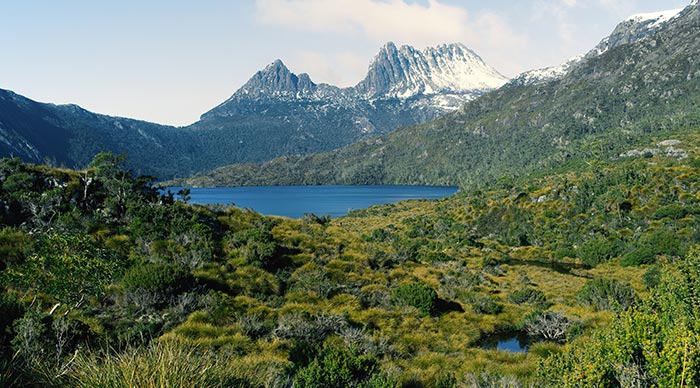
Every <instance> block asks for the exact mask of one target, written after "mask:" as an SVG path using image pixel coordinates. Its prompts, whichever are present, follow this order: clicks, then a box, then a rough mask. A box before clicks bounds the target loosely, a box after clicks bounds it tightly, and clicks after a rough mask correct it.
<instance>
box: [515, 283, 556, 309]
mask: <svg viewBox="0 0 700 388" xmlns="http://www.w3.org/2000/svg"><path fill="white" fill-rule="evenodd" d="M508 300H510V301H511V302H513V303H515V304H529V305H533V306H542V307H544V306H546V305H547V297H546V296H545V295H544V293H543V292H542V291H540V290H538V289H535V288H531V287H524V288H521V289H519V290H515V291H513V292H511V293H510V294H508Z"/></svg>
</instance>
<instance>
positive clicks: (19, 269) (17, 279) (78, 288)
mask: <svg viewBox="0 0 700 388" xmlns="http://www.w3.org/2000/svg"><path fill="white" fill-rule="evenodd" d="M36 244H37V245H38V250H37V252H36V253H34V254H32V255H31V256H30V257H28V258H27V259H26V260H25V261H24V262H22V263H21V264H18V265H16V266H11V267H10V268H8V269H7V270H6V271H5V272H4V273H3V274H0V277H2V279H4V280H5V281H6V282H7V283H6V284H8V285H13V286H14V287H18V288H21V289H24V290H27V291H31V292H35V293H46V294H48V295H50V296H52V297H54V298H56V299H57V300H59V301H60V302H62V303H66V304H69V305H73V304H78V305H79V304H81V303H82V302H83V301H85V299H86V298H88V297H91V296H99V295H101V294H102V292H103V290H104V287H105V286H106V285H108V284H109V283H110V282H111V281H112V280H113V279H114V278H115V277H116V276H118V275H119V274H120V272H121V271H122V269H123V266H124V264H125V263H124V261H123V260H121V259H120V258H118V257H116V256H115V255H114V254H113V253H112V252H111V251H109V250H106V249H104V248H102V247H100V246H98V245H97V244H95V242H94V241H92V240H91V239H90V238H88V237H86V236H81V235H68V234H64V235H61V234H53V233H52V234H48V235H45V236H43V237H42V238H40V239H39V240H38V241H37V243H36Z"/></svg>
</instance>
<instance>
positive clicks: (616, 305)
mask: <svg viewBox="0 0 700 388" xmlns="http://www.w3.org/2000/svg"><path fill="white" fill-rule="evenodd" d="M576 299H577V300H578V301H579V303H582V304H587V305H591V306H594V307H595V308H598V309H601V310H615V311H618V310H626V309H628V308H629V307H630V306H632V305H634V303H635V302H636V299H637V297H636V295H635V292H634V290H633V289H632V287H630V285H629V284H627V283H624V282H621V281H619V280H609V279H602V278H601V279H594V280H589V281H588V282H586V284H585V285H584V286H583V288H582V289H581V290H580V291H579V292H578V295H577V296H576Z"/></svg>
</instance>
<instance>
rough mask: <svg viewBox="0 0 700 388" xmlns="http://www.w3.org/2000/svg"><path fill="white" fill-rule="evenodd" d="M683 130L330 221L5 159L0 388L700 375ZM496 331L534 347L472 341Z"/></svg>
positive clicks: (514, 382)
mask: <svg viewBox="0 0 700 388" xmlns="http://www.w3.org/2000/svg"><path fill="white" fill-rule="evenodd" d="M677 139H678V140H679V141H680V142H681V143H680V144H679V145H676V147H678V148H680V147H683V149H684V151H685V152H686V153H687V155H688V157H687V158H681V159H679V158H678V157H676V156H666V155H653V156H649V157H647V156H639V157H628V158H620V159H616V160H609V161H600V160H598V161H590V162H589V163H590V166H589V165H586V166H580V168H579V169H578V170H577V172H576V173H572V172H566V171H565V172H560V173H557V174H551V175H546V176H544V175H543V176H539V177H530V178H528V179H512V180H505V179H504V180H500V181H499V183H498V184H496V185H493V186H490V187H488V188H484V189H482V190H480V191H476V190H463V191H462V192H460V193H458V194H457V195H455V196H453V197H451V198H448V199H445V200H440V201H425V200H420V201H408V202H402V203H398V204H391V205H384V206H376V207H371V208H368V209H363V210H357V211H353V212H352V213H351V214H349V215H348V216H345V217H341V218H338V219H329V218H327V217H318V216H315V215H307V216H306V217H304V218H302V219H300V220H292V219H285V218H278V217H264V216H261V215H259V214H257V213H255V212H252V211H249V210H244V209H238V208H233V207H231V208H223V207H203V206H196V205H190V204H187V203H186V202H185V201H186V200H187V193H186V192H182V193H180V195H177V194H174V193H169V192H159V191H158V190H156V189H154V188H153V187H152V182H151V181H150V179H149V178H144V177H135V176H133V175H132V174H131V173H130V172H128V171H125V170H124V169H122V168H121V163H122V159H120V158H119V157H115V156H113V155H110V154H99V155H98V156H97V157H96V158H95V159H94V160H93V162H92V163H91V165H90V167H89V168H88V169H86V170H83V171H71V170H63V169H55V168H48V167H45V166H35V165H30V164H24V163H21V162H20V161H18V160H16V159H3V160H1V161H0V178H1V179H0V182H2V184H1V186H0V224H1V227H0V254H1V256H0V258H1V259H2V261H1V262H0V269H1V272H0V280H1V281H0V285H1V286H0V287H1V288H0V291H1V292H0V386H3V387H31V386H37V387H39V386H40V387H96V386H97V387H99V386H109V387H132V386H183V385H184V386H198V387H200V386H201V387H236V386H240V387H292V386H294V387H331V386H333V387H346V386H347V387H430V388H432V387H492V386H510V387H529V386H552V387H560V386H581V385H583V386H688V387H690V386H698V385H700V375H699V374H698V373H697V370H698V369H699V368H698V367H699V366H700V365H699V364H700V353H698V352H697V349H698V348H700V347H699V345H700V342H699V341H700V330H699V327H698V325H697V322H698V319H697V318H700V317H697V314H698V311H700V306H696V301H697V300H700V295H697V292H698V290H700V285H699V284H698V271H699V268H698V266H699V264H698V262H700V258H699V257H700V253H699V252H698V251H697V250H696V249H695V248H693V246H694V245H696V244H698V242H699V240H700V219H699V218H698V215H699V214H700V210H698V209H700V181H698V177H699V176H700V159H698V158H697V155H696V145H697V144H700V142H699V141H698V138H697V136H696V135H694V134H690V133H689V134H678V137H677ZM661 140H663V139H654V140H653V141H655V142H658V141H661ZM504 333H526V334H527V335H529V336H530V338H531V340H532V341H531V345H530V346H529V350H528V351H527V352H523V353H515V352H507V351H499V350H490V349H486V348H485V347H482V344H483V343H484V341H485V340H486V339H487V338H490V337H493V336H496V335H502V334H504ZM582 376H584V377H582ZM581 379H583V380H581Z"/></svg>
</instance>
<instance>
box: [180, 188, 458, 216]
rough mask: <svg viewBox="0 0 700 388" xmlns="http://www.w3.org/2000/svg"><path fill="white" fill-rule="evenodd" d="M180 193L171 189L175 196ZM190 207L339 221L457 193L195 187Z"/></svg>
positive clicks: (437, 190)
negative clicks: (379, 207)
mask: <svg viewBox="0 0 700 388" xmlns="http://www.w3.org/2000/svg"><path fill="white" fill-rule="evenodd" d="M179 189H181V188H180V187H171V188H170V190H171V191H172V192H173V193H177V191H178V190H179ZM190 190H191V192H190V197H191V199H190V203H197V204H203V205H204V204H222V205H228V204H234V205H236V206H238V207H245V208H251V209H253V210H255V211H257V212H259V213H262V214H265V215H275V216H283V217H290V218H301V217H302V216H303V215H304V213H314V214H316V215H318V216H324V215H330V216H331V217H340V216H343V215H345V214H347V213H348V211H350V210H356V209H363V208H366V207H369V206H372V205H379V204H385V203H394V202H399V201H404V200H407V199H437V198H443V197H446V196H449V195H452V194H454V193H456V192H457V187H440V186H257V187H200V188H197V187H193V188H191V189H190Z"/></svg>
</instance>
